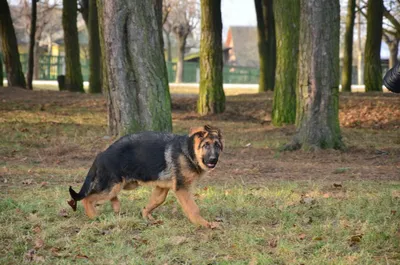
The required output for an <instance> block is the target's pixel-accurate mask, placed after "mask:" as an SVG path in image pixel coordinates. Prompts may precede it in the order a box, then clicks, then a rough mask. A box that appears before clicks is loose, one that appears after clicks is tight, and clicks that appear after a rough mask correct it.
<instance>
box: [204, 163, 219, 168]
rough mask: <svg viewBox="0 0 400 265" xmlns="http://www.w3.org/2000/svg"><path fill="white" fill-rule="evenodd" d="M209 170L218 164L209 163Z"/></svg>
mask: <svg viewBox="0 0 400 265" xmlns="http://www.w3.org/2000/svg"><path fill="white" fill-rule="evenodd" d="M206 165H207V167H208V168H214V167H215V166H216V165H217V164H216V163H215V164H213V163H207V164H206Z"/></svg>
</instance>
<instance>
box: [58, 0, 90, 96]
mask: <svg viewBox="0 0 400 265" xmlns="http://www.w3.org/2000/svg"><path fill="white" fill-rule="evenodd" d="M77 12H78V10H77V2H76V1H70V0H63V14H62V24H63V30H64V43H65V67H66V71H65V87H66V89H68V90H69V91H73V92H85V91H84V90H83V77H82V70H81V62H80V52H79V40H78V28H77V25H76V17H77Z"/></svg>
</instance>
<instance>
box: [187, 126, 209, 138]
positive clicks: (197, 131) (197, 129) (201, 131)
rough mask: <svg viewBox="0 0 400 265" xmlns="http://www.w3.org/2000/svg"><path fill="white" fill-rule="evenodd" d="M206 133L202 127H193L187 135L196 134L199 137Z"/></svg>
mask: <svg viewBox="0 0 400 265" xmlns="http://www.w3.org/2000/svg"><path fill="white" fill-rule="evenodd" d="M206 133H207V131H206V129H205V128H204V127H194V128H190V130H189V136H192V135H195V134H198V135H199V136H200V137H204V136H205V135H206Z"/></svg>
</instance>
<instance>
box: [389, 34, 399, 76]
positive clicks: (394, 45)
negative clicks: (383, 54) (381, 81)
mask: <svg viewBox="0 0 400 265" xmlns="http://www.w3.org/2000/svg"><path fill="white" fill-rule="evenodd" d="M388 46H389V51H390V57H389V69H390V68H393V67H394V66H395V65H396V64H397V63H398V52H399V40H398V39H395V40H393V41H391V42H390V43H388Z"/></svg>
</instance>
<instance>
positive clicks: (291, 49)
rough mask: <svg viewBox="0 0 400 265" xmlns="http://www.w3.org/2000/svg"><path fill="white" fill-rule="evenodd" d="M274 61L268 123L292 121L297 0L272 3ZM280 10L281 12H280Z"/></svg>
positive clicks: (294, 107) (279, 123)
mask: <svg viewBox="0 0 400 265" xmlns="http://www.w3.org/2000/svg"><path fill="white" fill-rule="evenodd" d="M274 13H275V27H276V31H277V32H279V34H277V36H276V43H277V65H276V75H275V76H276V78H275V90H274V101H273V109H272V123H273V124H274V125H277V126H280V125H282V124H293V123H294V122H295V119H296V84H297V64H298V49H299V26H300V24H299V23H300V0H292V1H291V2H290V3H289V2H288V1H276V2H275V3H274ZM281 14H285V15H284V16H283V15H281Z"/></svg>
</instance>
